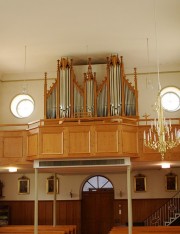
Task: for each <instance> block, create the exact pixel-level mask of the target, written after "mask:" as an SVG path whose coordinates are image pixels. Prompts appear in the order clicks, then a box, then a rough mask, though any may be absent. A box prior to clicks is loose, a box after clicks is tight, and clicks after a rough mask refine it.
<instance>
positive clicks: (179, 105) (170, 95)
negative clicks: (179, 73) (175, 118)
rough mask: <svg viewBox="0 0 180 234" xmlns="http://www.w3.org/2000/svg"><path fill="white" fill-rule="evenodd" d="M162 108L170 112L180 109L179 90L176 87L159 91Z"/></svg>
mask: <svg viewBox="0 0 180 234" xmlns="http://www.w3.org/2000/svg"><path fill="white" fill-rule="evenodd" d="M161 101H162V107H163V108H164V109H165V110H167V111H170V112H174V111H178V110H179V109H180V90H179V89H178V88H176V87H166V88H164V89H162V90H161Z"/></svg>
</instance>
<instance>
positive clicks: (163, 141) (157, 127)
mask: <svg viewBox="0 0 180 234" xmlns="http://www.w3.org/2000/svg"><path fill="white" fill-rule="evenodd" d="M155 106H156V111H157V119H154V121H152V122H151V127H150V129H149V130H148V132H147V131H144V145H145V146H146V147H149V148H151V149H153V150H157V151H158V152H159V153H160V154H161V159H162V160H164V155H165V153H166V152H167V150H168V149H172V148H174V147H176V146H178V145H179V144H180V130H177V129H176V128H173V127H172V125H171V120H170V119H169V120H168V121H167V120H166V119H165V117H164V113H163V107H162V102H161V94H160V92H159V93H158V99H157V103H155Z"/></svg>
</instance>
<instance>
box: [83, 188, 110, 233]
mask: <svg viewBox="0 0 180 234" xmlns="http://www.w3.org/2000/svg"><path fill="white" fill-rule="evenodd" d="M113 201H114V190H113V189H98V190H92V191H88V192H83V193H82V232H81V234H108V232H109V231H110V229H111V228H112V227H113V221H114V217H113V214H114V207H113V204H114V203H113Z"/></svg>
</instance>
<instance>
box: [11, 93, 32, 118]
mask: <svg viewBox="0 0 180 234" xmlns="http://www.w3.org/2000/svg"><path fill="white" fill-rule="evenodd" d="M11 111H12V113H13V115H14V116H16V117H17V118H26V117H29V116H30V115H31V114H32V113H33V111H34V100H33V99H32V97H31V96H29V95H28V94H19V95H17V96H16V97H15V98H14V99H13V100H12V102H11Z"/></svg>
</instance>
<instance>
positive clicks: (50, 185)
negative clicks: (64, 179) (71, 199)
mask: <svg viewBox="0 0 180 234" xmlns="http://www.w3.org/2000/svg"><path fill="white" fill-rule="evenodd" d="M46 193H48V194H53V193H54V176H50V177H48V178H47V180H46ZM56 193H59V179H58V178H57V177H56Z"/></svg>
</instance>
